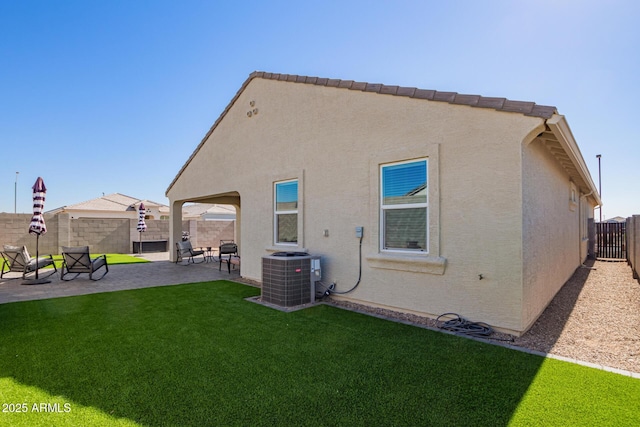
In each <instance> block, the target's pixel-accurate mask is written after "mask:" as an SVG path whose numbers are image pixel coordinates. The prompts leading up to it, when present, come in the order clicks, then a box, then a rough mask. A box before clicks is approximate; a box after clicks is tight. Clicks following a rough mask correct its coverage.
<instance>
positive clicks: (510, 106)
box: [502, 99, 535, 114]
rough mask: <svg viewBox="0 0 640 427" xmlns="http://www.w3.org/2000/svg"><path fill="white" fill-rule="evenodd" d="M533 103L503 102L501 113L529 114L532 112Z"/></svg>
mask: <svg viewBox="0 0 640 427" xmlns="http://www.w3.org/2000/svg"><path fill="white" fill-rule="evenodd" d="M534 105H535V103H534V102H525V101H510V100H508V99H507V100H506V101H504V105H503V106H502V110H503V111H512V112H514V113H525V114H526V113H530V112H531V110H533V106H534Z"/></svg>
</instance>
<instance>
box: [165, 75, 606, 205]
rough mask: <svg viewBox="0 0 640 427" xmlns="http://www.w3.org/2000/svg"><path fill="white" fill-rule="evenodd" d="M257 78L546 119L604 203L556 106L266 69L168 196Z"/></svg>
mask: <svg viewBox="0 0 640 427" xmlns="http://www.w3.org/2000/svg"><path fill="white" fill-rule="evenodd" d="M254 79H265V80H278V81H283V82H289V83H293V84H310V85H316V86H325V87H331V88H338V89H345V90H353V91H359V92H372V93H377V94H381V95H393V96H400V97H406V98H414V99H421V100H425V101H435V102H446V103H449V104H456V105H466V106H469V107H475V108H489V109H494V110H496V111H501V112H508V113H520V114H523V115H525V116H532V117H539V118H542V119H544V120H545V121H546V124H547V129H546V131H545V132H543V133H541V134H540V137H542V138H543V139H544V141H545V144H546V145H547V148H548V149H549V150H550V151H551V153H552V154H553V155H554V156H555V157H556V158H557V159H558V161H559V162H560V164H562V166H563V167H564V168H565V170H567V172H568V173H569V175H570V176H571V177H572V179H574V180H576V181H577V182H578V184H581V187H582V188H583V189H586V191H591V192H590V193H589V195H592V196H593V198H594V199H595V200H596V204H597V205H601V204H602V201H601V200H600V197H599V195H598V194H597V190H595V185H594V184H593V181H592V180H591V176H590V174H589V172H588V168H587V167H586V164H585V163H584V160H582V156H581V155H580V154H579V151H580V150H579V148H578V146H577V143H576V142H575V140H574V138H573V135H572V134H571V130H570V129H569V125H568V124H567V122H566V120H565V118H564V116H562V115H559V114H558V112H557V109H556V107H553V106H547V105H538V104H536V103H535V102H525V101H513V100H509V99H506V98H494V97H485V96H480V95H465V94H459V93H457V92H439V91H436V90H426V89H418V88H415V87H403V86H389V85H384V84H380V83H365V82H356V81H353V80H340V79H329V78H320V77H308V76H299V75H293V74H276V73H267V72H264V71H254V72H253V73H251V74H250V75H249V77H248V78H247V80H245V81H244V83H243V84H242V86H241V87H240V89H239V90H238V92H237V93H236V94H235V96H234V97H233V99H231V101H230V102H229V104H228V105H227V107H226V108H225V109H224V111H223V112H222V114H220V116H219V117H218V119H217V120H216V121H215V123H214V124H213V126H211V128H210V129H209V131H208V132H207V134H206V135H205V136H204V138H202V141H200V143H199V144H198V146H197V147H196V149H195V150H194V151H193V153H192V154H191V156H189V158H188V159H187V161H186V162H185V164H184V165H183V166H182V168H181V169H180V171H178V174H177V175H176V176H175V177H174V178H173V180H172V181H171V183H170V184H169V187H167V190H166V191H165V195H167V196H168V194H169V191H170V190H171V188H172V187H173V185H174V184H175V183H176V181H177V180H178V178H179V177H180V175H181V174H182V172H183V171H184V170H185V169H186V168H187V166H188V165H189V163H191V161H192V160H193V158H194V157H195V156H196V155H197V153H198V152H199V151H200V148H201V147H202V146H203V145H204V143H205V142H206V141H207V140H208V139H209V136H211V134H212V133H213V131H214V130H215V129H216V128H217V126H218V124H219V123H220V122H221V121H222V120H223V119H224V117H225V116H226V115H227V112H228V111H229V110H230V109H231V107H233V105H234V104H235V102H236V101H237V100H238V98H239V97H240V95H241V94H242V92H243V91H244V90H245V88H246V87H247V86H248V85H249V83H251V81H253V80H254Z"/></svg>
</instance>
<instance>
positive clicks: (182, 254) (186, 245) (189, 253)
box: [176, 240, 206, 265]
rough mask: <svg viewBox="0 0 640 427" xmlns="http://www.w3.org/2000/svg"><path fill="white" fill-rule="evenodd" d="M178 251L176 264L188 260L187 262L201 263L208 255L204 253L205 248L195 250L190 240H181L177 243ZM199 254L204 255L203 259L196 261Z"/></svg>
mask: <svg viewBox="0 0 640 427" xmlns="http://www.w3.org/2000/svg"><path fill="white" fill-rule="evenodd" d="M176 251H177V252H178V257H177V258H176V264H177V263H179V262H182V261H184V260H185V259H186V260H187V264H183V265H189V264H191V263H193V264H200V263H201V262H205V261H206V257H205V255H204V250H195V249H193V246H191V242H190V241H189V240H186V241H180V242H177V243H176ZM197 256H202V261H196V257H197Z"/></svg>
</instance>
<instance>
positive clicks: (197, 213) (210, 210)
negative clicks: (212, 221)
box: [182, 203, 236, 219]
mask: <svg viewBox="0 0 640 427" xmlns="http://www.w3.org/2000/svg"><path fill="white" fill-rule="evenodd" d="M235 215H236V210H235V208H234V207H233V206H229V205H218V204H213V203H193V204H185V205H183V206H182V218H183V219H188V218H207V217H211V218H215V217H234V218H235Z"/></svg>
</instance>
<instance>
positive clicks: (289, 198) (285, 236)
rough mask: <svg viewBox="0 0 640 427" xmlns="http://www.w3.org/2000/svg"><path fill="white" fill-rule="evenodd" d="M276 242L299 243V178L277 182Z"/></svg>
mask: <svg viewBox="0 0 640 427" xmlns="http://www.w3.org/2000/svg"><path fill="white" fill-rule="evenodd" d="M274 207H275V210H274V213H275V215H274V236H275V242H276V243H285V244H297V243H298V180H292V181H282V182H276V184H275V203H274Z"/></svg>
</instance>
